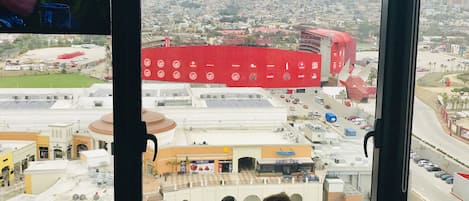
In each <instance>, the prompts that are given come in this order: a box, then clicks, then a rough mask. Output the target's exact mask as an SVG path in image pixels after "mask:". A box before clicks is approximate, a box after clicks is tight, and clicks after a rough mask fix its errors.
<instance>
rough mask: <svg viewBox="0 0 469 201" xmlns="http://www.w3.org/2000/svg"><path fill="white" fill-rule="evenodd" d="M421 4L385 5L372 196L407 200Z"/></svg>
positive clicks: (401, 0) (403, 0) (396, 0)
mask: <svg viewBox="0 0 469 201" xmlns="http://www.w3.org/2000/svg"><path fill="white" fill-rule="evenodd" d="M419 5H420V1H419V0H411V1H408V0H392V1H391V0H384V1H383V4H382V18H381V34H380V50H379V51H380V53H379V68H378V86H377V102H376V119H377V120H378V121H379V123H378V124H377V127H376V128H375V129H376V135H375V138H374V146H375V149H374V152H373V176H372V178H373V180H372V200H392V201H405V200H407V191H408V173H409V155H410V153H409V152H410V137H411V131H412V114H413V102H414V100H413V98H414V83H415V62H416V56H417V42H418V41H417V35H418V20H419V14H418V13H419Z"/></svg>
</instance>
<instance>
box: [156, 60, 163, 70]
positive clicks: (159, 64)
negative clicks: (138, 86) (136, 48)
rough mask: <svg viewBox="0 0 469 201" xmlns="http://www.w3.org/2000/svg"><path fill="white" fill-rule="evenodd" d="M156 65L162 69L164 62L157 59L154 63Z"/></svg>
mask: <svg viewBox="0 0 469 201" xmlns="http://www.w3.org/2000/svg"><path fill="white" fill-rule="evenodd" d="M156 65H157V66H158V68H163V67H164V61H163V60H162V59H158V61H157V62H156Z"/></svg>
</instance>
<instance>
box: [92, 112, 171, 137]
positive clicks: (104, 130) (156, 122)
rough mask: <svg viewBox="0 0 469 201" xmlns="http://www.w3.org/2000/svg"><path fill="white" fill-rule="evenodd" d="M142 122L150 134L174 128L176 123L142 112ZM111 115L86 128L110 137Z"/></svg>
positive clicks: (159, 115) (162, 116)
mask: <svg viewBox="0 0 469 201" xmlns="http://www.w3.org/2000/svg"><path fill="white" fill-rule="evenodd" d="M142 120H143V121H144V122H146V124H147V132H148V133H151V134H158V133H162V132H165V131H169V130H171V129H173V128H176V122H174V121H173V120H171V119H167V118H165V116H164V115H163V114H161V113H158V112H150V111H147V110H142ZM113 123H114V121H113V115H112V113H110V114H106V115H104V116H102V117H101V119H100V120H97V121H94V122H92V123H91V124H90V125H89V126H88V128H89V129H90V130H91V131H93V132H95V133H99V134H105V135H112V134H113V130H114V127H113Z"/></svg>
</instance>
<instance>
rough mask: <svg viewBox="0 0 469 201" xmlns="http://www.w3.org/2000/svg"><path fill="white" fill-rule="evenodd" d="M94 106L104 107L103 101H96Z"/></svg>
mask: <svg viewBox="0 0 469 201" xmlns="http://www.w3.org/2000/svg"><path fill="white" fill-rule="evenodd" d="M94 106H95V107H102V106H103V101H100V100H95V101H94Z"/></svg>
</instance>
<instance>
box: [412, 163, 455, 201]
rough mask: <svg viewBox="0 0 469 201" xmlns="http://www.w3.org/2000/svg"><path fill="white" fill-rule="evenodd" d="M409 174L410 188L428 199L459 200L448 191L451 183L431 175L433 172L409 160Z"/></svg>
mask: <svg viewBox="0 0 469 201" xmlns="http://www.w3.org/2000/svg"><path fill="white" fill-rule="evenodd" d="M410 174H411V176H410V177H409V178H410V181H409V184H410V188H412V189H414V190H415V191H417V192H419V193H420V194H421V195H423V196H424V197H425V198H427V199H428V200H429V201H430V200H431V201H433V200H434V201H440V200H442V201H443V200H444V201H452V200H454V201H459V200H458V199H456V197H454V196H453V195H451V193H450V191H451V186H452V185H449V184H447V183H445V181H442V180H441V179H440V178H436V177H435V176H434V175H433V174H434V172H427V171H426V170H425V168H423V167H419V166H417V165H416V164H415V163H414V162H410Z"/></svg>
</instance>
